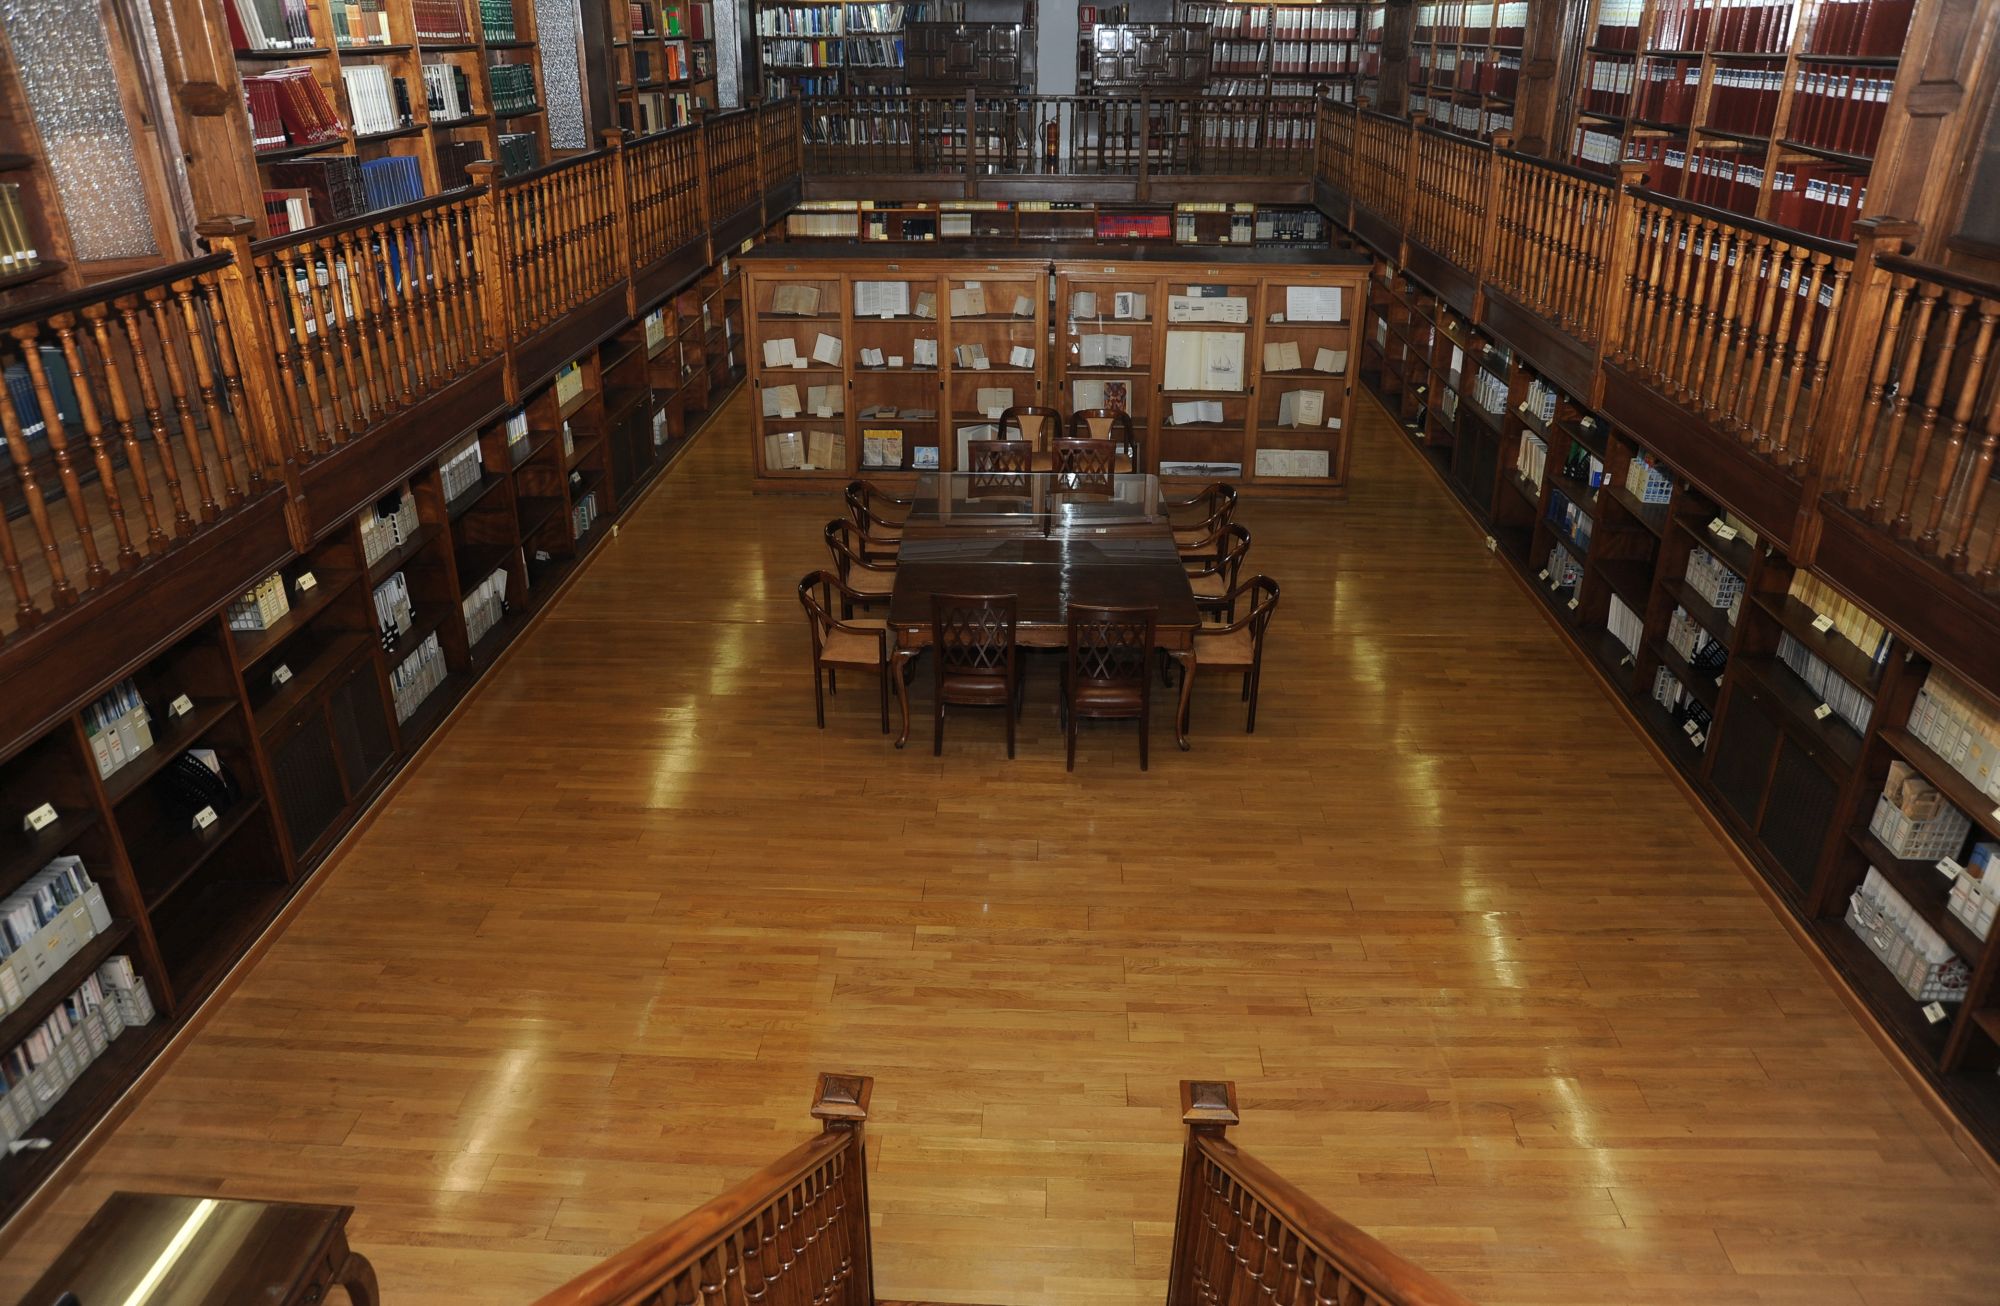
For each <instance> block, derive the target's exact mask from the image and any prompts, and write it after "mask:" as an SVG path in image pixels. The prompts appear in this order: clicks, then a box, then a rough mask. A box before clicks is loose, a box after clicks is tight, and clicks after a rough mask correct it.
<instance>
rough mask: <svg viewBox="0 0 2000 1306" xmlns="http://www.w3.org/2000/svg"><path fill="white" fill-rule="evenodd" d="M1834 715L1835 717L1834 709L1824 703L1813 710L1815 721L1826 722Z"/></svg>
mask: <svg viewBox="0 0 2000 1306" xmlns="http://www.w3.org/2000/svg"><path fill="white" fill-rule="evenodd" d="M1832 715H1833V709H1832V708H1830V707H1828V706H1827V705H1826V704H1824V703H1821V704H1820V705H1819V706H1818V707H1816V708H1814V709H1813V720H1815V721H1824V720H1826V719H1827V718H1828V717H1830V716H1832Z"/></svg>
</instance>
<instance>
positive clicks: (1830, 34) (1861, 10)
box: [1805, 0, 1914, 56]
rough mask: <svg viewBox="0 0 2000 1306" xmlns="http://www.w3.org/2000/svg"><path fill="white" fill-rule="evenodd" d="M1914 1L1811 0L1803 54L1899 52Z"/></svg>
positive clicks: (1806, 17) (1908, 24)
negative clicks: (1804, 52)
mask: <svg viewBox="0 0 2000 1306" xmlns="http://www.w3.org/2000/svg"><path fill="white" fill-rule="evenodd" d="M1913 3H1914V0H1813V3H1812V5H1811V8H1810V9H1809V10H1808V12H1807V13H1806V16H1805V24H1806V39H1805V49H1806V53H1807V54H1853V55H1869V56H1880V55H1890V54H1900V53H1902V49H1903V36H1904V34H1905V33H1906V32H1908V31H1909V28H1910V10H1911V9H1912V7H1913Z"/></svg>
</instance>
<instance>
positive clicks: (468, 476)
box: [438, 440, 486, 502]
mask: <svg viewBox="0 0 2000 1306" xmlns="http://www.w3.org/2000/svg"><path fill="white" fill-rule="evenodd" d="M485 474H486V469H485V466H484V464H482V463H481V462H480V460H479V442H478V441H477V440H474V441H473V442H472V443H471V444H468V445H466V446H465V448H463V449H460V450H459V451H458V452H457V453H455V454H453V455H452V456H451V457H449V458H447V459H445V460H444V461H443V462H441V463H439V464H438V476H439V478H440V479H441V480H442V481H443V483H444V497H445V499H446V501H447V502H449V501H450V500H452V499H456V498H458V497H459V496H460V495H461V494H464V493H465V492H466V491H467V490H470V489H471V488H472V487H473V486H475V485H477V484H479V478H480V477H482V476H484V475H485Z"/></svg>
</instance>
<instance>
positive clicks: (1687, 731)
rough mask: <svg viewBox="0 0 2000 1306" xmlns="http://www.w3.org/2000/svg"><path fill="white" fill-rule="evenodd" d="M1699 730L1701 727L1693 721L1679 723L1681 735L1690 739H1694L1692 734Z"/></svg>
mask: <svg viewBox="0 0 2000 1306" xmlns="http://www.w3.org/2000/svg"><path fill="white" fill-rule="evenodd" d="M1700 728H1701V727H1699V726H1697V725H1696V724H1695V723H1694V722H1693V721H1683V722H1681V733H1682V734H1684V735H1686V736H1687V737H1688V738H1690V739H1692V738H1694V732H1695V731H1696V730H1699V729H1700Z"/></svg>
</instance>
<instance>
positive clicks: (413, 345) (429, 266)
mask: <svg viewBox="0 0 2000 1306" xmlns="http://www.w3.org/2000/svg"><path fill="white" fill-rule="evenodd" d="M440 216H441V215H440V213H439V211H438V210H436V209H431V210H428V211H426V212H424V213H419V214H414V215H411V216H408V217H400V218H395V219H392V220H391V221H390V222H389V223H388V224H387V226H386V227H385V229H384V230H383V233H382V241H383V245H384V246H385V248H386V249H389V250H393V251H395V253H396V260H395V266H396V273H395V275H393V276H391V277H390V278H389V289H388V291H387V295H388V299H389V304H390V318H389V321H390V326H391V328H392V330H393V332H394V333H395V334H396V336H397V338H398V339H399V340H401V341H403V342H404V344H405V348H407V349H408V350H409V354H410V360H411V364H412V365H413V366H414V368H415V370H416V377H417V388H418V393H419V394H421V393H423V392H424V391H425V390H427V389H428V388H429V387H430V386H431V385H432V383H433V382H435V383H436V384H439V385H442V384H443V383H444V381H445V380H446V379H447V378H448V377H450V376H451V375H453V374H454V373H455V372H456V371H457V370H458V368H457V366H456V364H455V363H454V362H453V360H452V351H453V350H454V349H455V348H456V347H457V344H458V342H457V341H456V340H455V339H453V338H452V333H451V330H450V328H449V327H448V326H446V324H445V321H444V319H443V317H442V316H441V315H440V313H439V308H440V303H439V298H438V291H439V289H440V287H441V285H442V283H441V282H440V281H439V280H438V267H437V249H436V247H435V245H434V244H433V241H434V240H435V239H436V238H437V228H438V222H439V218H440ZM411 402H414V400H412V401H411Z"/></svg>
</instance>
